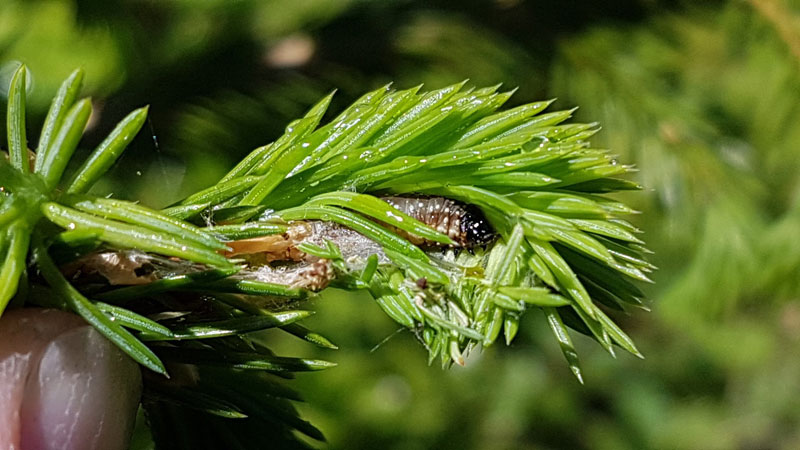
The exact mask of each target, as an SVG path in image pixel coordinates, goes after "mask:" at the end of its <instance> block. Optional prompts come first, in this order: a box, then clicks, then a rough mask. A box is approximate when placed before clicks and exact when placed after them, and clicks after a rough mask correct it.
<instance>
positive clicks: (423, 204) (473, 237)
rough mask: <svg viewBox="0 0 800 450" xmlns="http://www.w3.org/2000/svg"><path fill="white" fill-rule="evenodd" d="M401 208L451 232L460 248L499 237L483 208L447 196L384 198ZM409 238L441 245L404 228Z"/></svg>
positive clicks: (484, 243)
mask: <svg viewBox="0 0 800 450" xmlns="http://www.w3.org/2000/svg"><path fill="white" fill-rule="evenodd" d="M382 199H383V201H385V202H386V203H388V204H390V205H392V206H394V207H395V208H397V209H398V210H400V211H402V212H404V213H406V214H408V215H409V216H411V217H413V218H415V219H417V220H419V221H420V222H422V223H424V224H426V225H428V226H430V227H431V228H433V229H435V230H436V231H438V232H440V233H442V234H445V235H447V236H448V237H450V239H452V240H453V241H455V242H456V245H457V246H458V247H464V248H472V247H477V246H481V245H486V244H488V243H490V242H492V241H493V240H494V238H495V233H494V230H493V229H492V227H491V225H489V221H487V220H486V217H485V216H484V215H483V213H482V212H481V210H480V209H478V208H477V207H475V206H473V205H467V204H465V203H461V202H459V201H456V200H451V199H449V198H444V197H382ZM398 233H400V234H403V235H404V237H405V238H406V239H408V240H409V241H411V242H412V243H413V244H416V245H430V246H438V245H441V244H437V243H434V242H429V241H427V240H425V239H422V238H420V237H419V236H414V235H411V234H409V233H405V232H403V231H399V230H398Z"/></svg>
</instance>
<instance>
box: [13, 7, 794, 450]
mask: <svg viewBox="0 0 800 450" xmlns="http://www.w3.org/2000/svg"><path fill="white" fill-rule="evenodd" d="M798 48H800V3H798V2H797V1H796V0H750V1H747V2H745V1H730V2H723V1H715V2H703V3H702V4H700V3H694V2H680V1H657V0H641V1H636V0H614V1H609V2H588V1H581V2H568V3H565V4H561V2H544V1H521V0H496V1H492V2H479V1H477V0H476V1H466V2H447V1H444V0H440V1H434V2H413V1H410V0H392V1H386V2H377V1H372V2H371V1H367V0H360V1H359V0H352V1H338V2H330V1H323V0H294V1H273V2H259V1H255V0H241V1H237V2H224V1H212V0H206V1H188V0H169V1H160V2H157V1H145V0H114V1H99V0H94V1H77V2H76V1H68V0H60V1H58V0H47V1H45V0H33V1H23V0H18V1H14V0H5V1H4V2H2V3H0V61H3V63H2V65H0V83H3V84H6V83H8V81H9V77H10V74H11V73H13V69H14V68H15V67H16V64H17V62H16V61H23V62H25V63H26V64H27V65H28V67H29V68H30V72H31V73H32V74H34V77H33V79H32V80H31V82H30V87H29V99H30V101H31V104H30V106H29V114H30V117H31V118H32V121H31V124H30V125H29V127H30V128H33V129H36V128H38V125H39V124H40V123H41V120H43V116H44V113H45V108H46V104H45V101H46V99H48V98H49V97H50V96H51V95H52V94H53V92H54V91H55V89H56V86H57V83H58V82H59V81H60V80H61V79H63V78H64V76H65V75H66V74H67V73H68V72H69V71H70V70H71V69H72V68H73V67H75V66H78V65H80V66H83V67H84V68H86V71H87V73H88V74H89V78H88V79H87V89H88V90H89V91H90V92H92V93H93V95H94V102H95V103H96V106H98V107H99V108H96V109H99V110H100V112H99V113H98V114H96V117H94V118H93V119H92V122H91V124H90V127H91V128H90V130H89V136H88V138H87V139H86V140H85V142H84V143H83V144H82V147H83V148H84V149H89V148H92V146H93V145H94V144H96V143H97V142H96V141H97V140H99V139H100V138H101V137H102V136H103V135H104V133H106V132H108V130H109V129H110V128H111V127H112V126H113V120H115V119H116V118H118V117H120V116H121V113H120V111H127V110H130V109H132V108H133V107H137V106H141V105H142V104H151V105H152V106H151V110H150V111H151V117H152V120H151V125H149V126H148V125H146V126H145V130H148V129H149V132H143V133H142V134H141V135H140V136H139V137H138V138H137V139H136V141H135V142H134V143H133V147H132V148H131V150H130V151H129V154H127V155H126V156H124V157H123V159H122V161H120V163H119V164H118V166H117V167H116V169H115V170H114V171H113V176H111V177H109V178H108V179H107V180H106V181H105V186H101V187H99V188H103V189H108V188H109V187H111V188H113V190H114V191H116V192H118V193H119V195H120V196H121V197H126V198H141V199H143V200H144V202H145V203H146V204H149V205H151V206H156V207H159V206H164V205H166V204H168V203H170V202H171V201H174V200H177V199H178V198H180V197H181V196H182V195H185V194H187V193H189V192H192V191H194V190H197V189H198V188H201V187H205V186H207V185H208V184H210V183H212V182H213V181H214V180H216V179H217V178H219V176H220V175H221V174H223V173H224V172H225V171H226V170H227V169H229V168H230V167H231V166H232V165H233V163H234V162H235V161H237V160H238V159H239V158H241V157H242V156H243V155H245V154H246V153H248V152H249V151H250V150H251V149H252V148H254V147H256V146H257V145H260V144H263V143H265V142H268V141H270V140H272V139H274V138H275V137H276V136H277V135H279V134H280V132H281V131H282V129H283V127H284V126H285V124H286V122H287V121H288V120H290V119H291V118H294V117H296V116H298V115H300V114H301V113H302V111H303V110H305V109H306V108H307V107H308V106H309V105H310V104H311V103H312V102H313V101H314V100H315V99H317V98H319V97H320V96H321V95H323V94H324V93H326V92H328V91H330V90H331V89H333V88H338V89H340V93H341V95H339V96H338V97H340V100H338V101H340V102H341V103H340V104H338V107H337V105H336V104H334V105H333V107H332V108H331V109H332V110H333V111H337V110H338V109H341V107H342V106H343V105H344V104H346V102H348V101H350V100H352V99H353V98H354V97H355V96H356V95H357V94H359V93H361V92H363V91H365V90H367V89H371V88H375V87H378V86H380V85H382V84H384V83H386V82H388V81H395V82H396V84H397V85H398V86H399V87H410V86H413V85H416V84H419V83H420V82H425V83H428V87H431V88H434V87H440V86H443V85H444V84H447V83H452V82H456V81H459V80H462V79H464V78H470V79H471V82H472V83H474V84H476V85H487V84H494V83H498V82H504V83H506V85H510V86H519V91H518V93H517V95H515V97H514V99H513V101H516V102H520V103H521V102H527V101H532V100H537V99H542V98H552V97H558V98H559V100H558V102H557V104H556V105H555V106H556V107H559V108H563V107H571V106H574V105H580V106H581V109H580V110H579V111H578V112H577V119H578V120H579V121H595V120H596V121H599V122H601V124H602V125H603V127H604V130H603V131H602V132H601V133H600V134H599V135H597V136H596V137H595V138H594V139H593V141H594V142H595V143H596V144H602V145H606V146H607V147H608V148H610V149H612V150H613V151H614V152H615V153H617V154H619V157H620V160H621V161H623V162H625V163H629V162H635V163H636V164H637V166H638V167H639V168H640V172H639V173H638V174H637V179H638V181H640V182H641V183H642V184H643V185H645V186H646V187H647V190H646V193H645V195H641V193H640V194H637V195H633V196H630V198H626V201H628V202H630V203H632V204H634V205H635V206H637V207H638V209H639V210H641V211H642V212H643V214H642V215H641V216H640V217H638V218H637V219H638V220H636V224H637V225H638V226H639V227H641V228H643V229H644V230H646V232H647V235H646V236H647V241H648V244H649V246H650V247H651V248H652V249H654V250H655V251H656V254H655V255H654V258H653V261H654V262H655V263H656V264H657V265H658V266H659V267H660V268H661V270H660V271H659V272H657V273H656V274H655V279H656V285H655V286H652V287H650V288H649V290H650V292H649V294H650V296H651V298H653V299H654V302H653V304H652V306H651V307H652V309H653V312H652V313H651V314H649V315H642V314H638V315H636V316H635V318H634V317H632V318H631V319H630V320H629V321H628V322H627V323H625V324H624V328H625V329H626V330H628V331H629V334H630V335H631V336H632V337H634V339H635V340H636V341H637V343H639V344H640V349H641V350H642V351H643V353H644V354H645V355H646V357H647V359H645V360H644V361H640V360H637V359H635V358H632V357H629V356H625V355H623V356H621V357H620V358H619V359H617V360H613V359H611V358H609V357H608V355H606V354H604V353H603V352H602V350H601V349H599V348H595V346H594V345H591V343H590V342H587V341H588V340H586V339H581V338H579V339H578V342H577V345H578V346H579V351H580V353H581V355H583V366H584V371H585V373H586V385H585V386H581V385H579V384H578V383H577V382H575V381H574V380H573V379H572V378H571V377H570V376H569V372H568V368H567V367H566V365H565V364H563V362H562V356H561V354H560V351H559V349H558V348H557V346H556V344H555V343H554V342H552V340H551V339H549V336H547V334H548V333H549V331H548V330H547V327H546V324H545V323H544V319H543V317H541V316H540V315H537V314H529V315H527V316H525V318H524V320H525V321H526V322H527V323H526V326H524V327H522V330H523V331H522V333H521V335H520V336H518V338H517V341H516V343H515V345H514V346H513V347H512V348H509V349H499V348H498V349H489V350H487V351H485V352H483V353H482V354H478V355H473V357H471V358H470V360H469V361H468V365H467V367H466V368H464V369H460V368H457V369H454V370H451V371H448V372H443V371H441V370H440V369H439V368H438V366H437V367H428V366H427V365H426V358H425V351H424V349H422V348H420V347H419V346H418V345H417V344H416V343H415V342H413V340H414V338H413V336H411V335H410V334H408V333H398V334H395V331H396V329H395V325H394V324H393V323H392V322H391V320H390V319H388V318H387V317H386V316H385V315H384V314H383V313H382V312H381V311H380V310H379V308H378V307H377V305H375V304H374V302H372V301H371V300H369V299H368V298H366V297H360V296H354V295H351V294H344V293H340V292H332V293H330V294H329V295H325V296H323V297H322V298H321V299H319V300H316V302H315V304H314V305H313V306H314V307H315V308H316V309H317V310H318V314H317V315H316V317H315V318H314V319H313V322H314V323H313V325H314V328H315V329H317V330H319V331H320V332H322V333H323V334H324V335H326V336H329V337H331V338H332V339H333V340H334V341H335V342H336V343H337V344H338V345H339V346H340V348H341V350H339V351H338V352H335V353H330V352H324V353H323V351H322V350H318V349H315V348H311V346H309V345H307V344H305V343H302V342H300V341H298V340H291V339H289V338H287V339H282V338H278V337H275V336H267V337H266V338H267V339H271V340H274V341H275V342H274V345H276V346H279V348H280V347H282V348H284V349H286V352H287V353H290V352H294V353H302V354H305V355H308V356H310V357H315V356H319V357H323V358H325V359H329V360H334V361H336V362H338V363H339V367H338V368H336V369H335V370H332V371H328V372H326V373H323V374H321V375H320V374H317V375H305V376H302V377H300V379H299V384H300V385H301V390H302V391H304V392H305V397H306V398H307V400H308V405H306V406H305V407H304V414H305V417H306V418H308V419H309V420H310V421H311V422H312V423H315V424H316V425H317V426H319V427H320V428H321V429H322V430H323V431H324V432H325V433H326V434H327V436H328V438H329V441H330V446H331V448H387V449H426V448H474V449H489V448H491V449H550V448H552V449H558V448H571V449H574V448H577V449H581V448H585V449H589V448H591V449H648V448H652V449H662V448H671V449H699V448H702V449H762V448H763V449H767V448H769V449H773V448H774V449H794V448H800V359H798V358H797V357H796V355H798V354H800V277H799V276H798V275H800V127H798V126H797V124H798V123H800V52H798ZM0 92H5V89H0ZM106 117H108V119H106ZM37 121H38V122H37ZM0 123H2V124H5V120H2V121H0ZM154 134H155V137H157V144H156V141H155V140H154V139H152V137H153V135H154ZM354 319H356V320H354ZM387 337H390V338H389V339H388V340H386V342H383V343H382V344H381V345H380V346H378V347H377V349H375V350H374V351H371V349H372V348H373V347H375V346H376V345H377V344H379V343H381V342H382V341H383V340H384V338H387Z"/></svg>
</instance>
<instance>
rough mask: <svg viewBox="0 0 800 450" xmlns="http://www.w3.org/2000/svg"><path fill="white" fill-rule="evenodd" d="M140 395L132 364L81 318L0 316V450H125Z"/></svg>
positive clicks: (46, 313)
mask: <svg viewBox="0 0 800 450" xmlns="http://www.w3.org/2000/svg"><path fill="white" fill-rule="evenodd" d="M141 390H142V380H141V372H140V369H139V367H138V365H137V364H136V363H135V362H134V361H133V360H131V359H130V358H129V357H128V356H127V355H125V354H124V353H122V352H121V351H120V350H119V349H118V348H116V347H115V346H114V345H113V344H112V343H110V342H109V341H108V340H107V339H106V338H105V337H103V336H102V335H101V334H100V333H99V332H97V331H96V330H95V329H94V328H92V327H91V326H89V325H87V324H86V322H84V321H83V320H82V319H81V318H80V317H78V316H76V315H74V314H70V313H66V312H63V311H57V310H47V309H40V308H24V309H17V310H9V311H6V312H5V313H4V314H3V316H2V317H1V318H0V450H49V449H63V450H72V449H75V450H79V449H81V450H82V449H98V450H101V449H102V450H106V449H107V450H114V449H125V448H127V446H128V442H129V440H130V435H131V431H132V429H133V423H134V419H135V416H136V410H137V407H138V404H139V398H140V396H141Z"/></svg>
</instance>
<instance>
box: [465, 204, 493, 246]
mask: <svg viewBox="0 0 800 450" xmlns="http://www.w3.org/2000/svg"><path fill="white" fill-rule="evenodd" d="M461 233H462V235H463V236H465V237H466V241H467V242H468V243H469V245H470V246H481V245H486V244H489V243H491V242H492V241H494V239H495V237H497V234H496V233H495V232H494V229H493V228H492V226H491V225H490V224H489V221H488V220H486V216H484V215H483V212H482V211H481V210H480V209H479V208H478V207H476V206H473V205H467V206H466V207H465V213H464V215H463V217H462V219H461Z"/></svg>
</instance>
